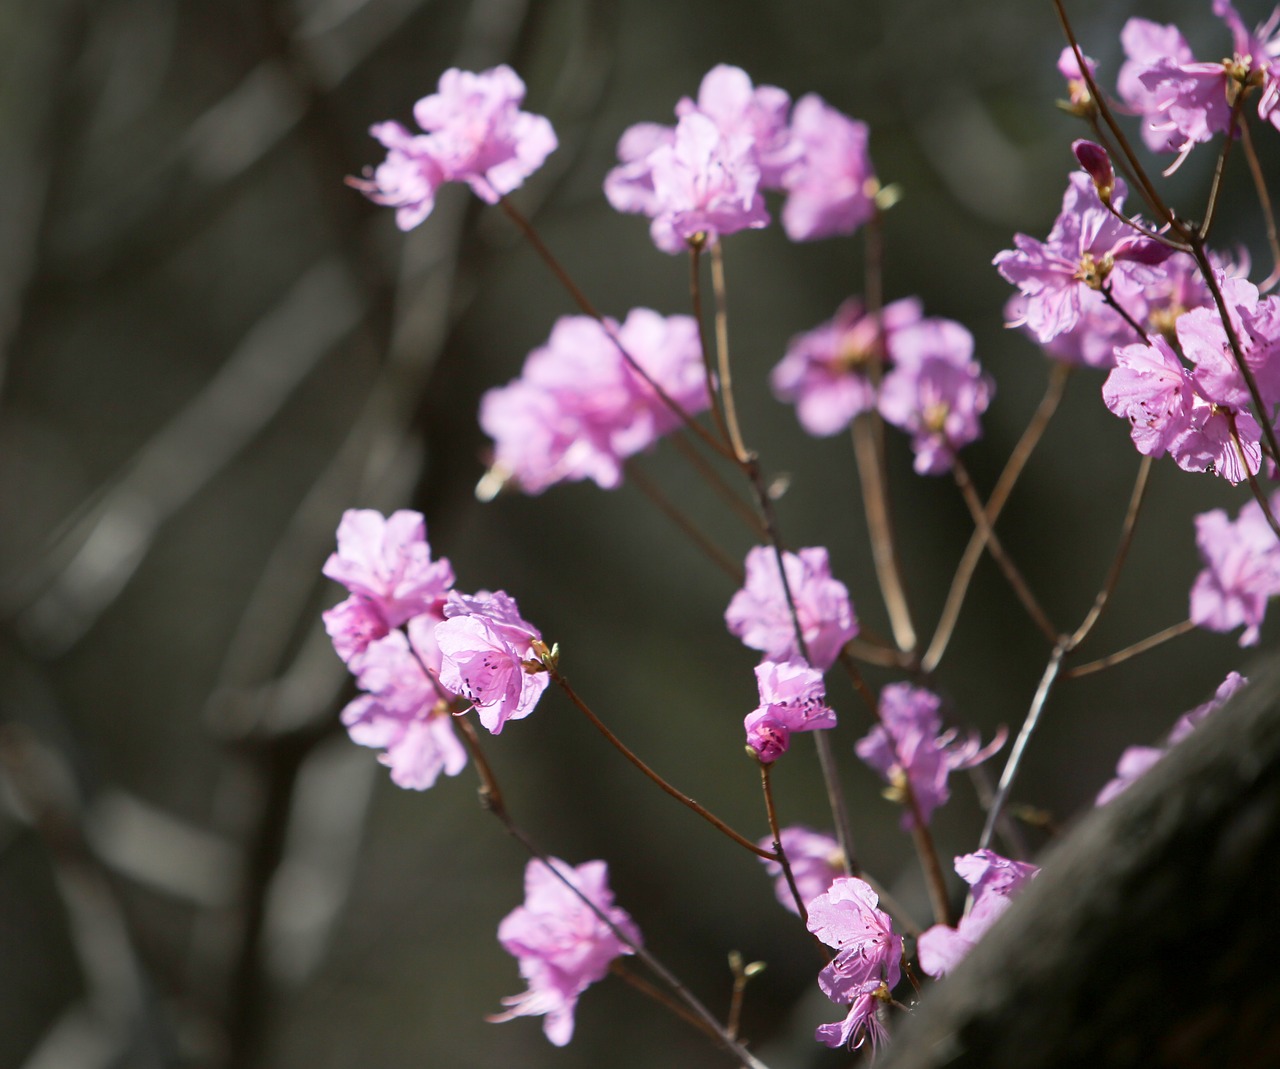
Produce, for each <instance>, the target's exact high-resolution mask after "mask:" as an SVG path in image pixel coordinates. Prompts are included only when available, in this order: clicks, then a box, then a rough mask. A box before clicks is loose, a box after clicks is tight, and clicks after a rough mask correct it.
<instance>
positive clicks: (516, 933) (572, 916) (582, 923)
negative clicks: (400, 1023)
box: [489, 858, 641, 1047]
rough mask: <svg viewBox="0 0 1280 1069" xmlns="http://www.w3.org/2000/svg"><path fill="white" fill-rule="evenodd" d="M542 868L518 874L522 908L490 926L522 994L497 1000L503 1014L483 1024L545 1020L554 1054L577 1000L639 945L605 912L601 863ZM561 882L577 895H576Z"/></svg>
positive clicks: (613, 913)
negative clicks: (512, 962)
mask: <svg viewBox="0 0 1280 1069" xmlns="http://www.w3.org/2000/svg"><path fill="white" fill-rule="evenodd" d="M548 861H549V865H551V866H554V867H555V870H556V871H555V872H552V871H551V869H550V867H549V865H548V864H544V863H543V862H542V861H538V860H536V859H535V860H533V861H530V862H529V864H528V866H527V867H526V868H525V873H524V905H522V906H517V907H516V908H515V909H514V910H512V911H511V912H510V913H509V914H507V916H506V917H505V918H504V919H503V921H502V923H501V924H500V925H499V926H498V941H499V942H500V943H501V944H502V946H503V948H504V949H505V950H506V951H507V952H508V953H509V954H512V955H513V956H514V957H515V958H517V959H518V960H519V962H520V975H521V976H522V977H523V978H524V979H525V981H526V982H527V983H528V985H529V990H527V991H525V992H524V993H523V994H521V995H513V996H512V997H511V998H506V999H503V1000H502V1002H503V1005H505V1006H507V1007H508V1009H507V1010H506V1011H504V1012H503V1013H500V1014H495V1015H494V1016H492V1017H490V1018H489V1020H491V1021H494V1022H502V1021H510V1020H514V1019H515V1018H516V1017H529V1016H545V1017H546V1020H545V1021H544V1022H543V1024H542V1031H543V1032H544V1033H545V1035H546V1037H547V1038H548V1039H549V1040H551V1042H552V1043H554V1044H555V1045H556V1046H557V1047H563V1046H564V1045H565V1044H566V1043H568V1042H569V1040H570V1039H572V1038H573V1011H574V1008H575V1007H576V1006H577V1004H578V996H579V995H581V994H582V992H583V991H585V990H586V989H587V988H588V987H590V986H591V985H592V984H594V983H595V982H596V981H597V980H601V979H603V978H604V976H605V974H606V973H607V972H608V971H609V964H610V962H612V961H613V960H614V959H615V958H618V957H621V956H622V955H624V954H632V953H634V951H633V950H632V947H635V946H639V945H640V942H641V940H640V930H639V929H638V928H637V927H636V925H635V922H634V921H632V919H631V917H630V916H629V915H628V914H627V912H626V911H625V910H623V909H621V908H619V907H618V906H615V905H614V904H613V892H612V891H610V890H609V883H608V879H609V871H608V866H607V865H606V864H605V863H604V862H603V861H588V862H586V863H585V864H582V865H578V866H577V867H576V868H574V867H571V866H569V865H566V864H565V863H564V862H563V861H560V860H558V859H556V858H550V859H548ZM557 873H559V876H557ZM561 877H563V879H561ZM565 881H568V883H570V884H572V886H573V888H576V889H577V893H576V894H575V893H574V891H573V890H572V889H571V888H570V887H567V886H565ZM584 898H585V899H586V901H583V899H584ZM588 902H589V903H591V905H588V904H587V903H588ZM591 906H595V909H592V908H591ZM597 910H598V911H599V912H598V913H597ZM605 918H607V920H608V923H607V924H606V923H605ZM611 926H612V927H611ZM615 929H616V931H615ZM618 933H621V935H622V936H623V937H625V940H624V939H623V938H619V934H618Z"/></svg>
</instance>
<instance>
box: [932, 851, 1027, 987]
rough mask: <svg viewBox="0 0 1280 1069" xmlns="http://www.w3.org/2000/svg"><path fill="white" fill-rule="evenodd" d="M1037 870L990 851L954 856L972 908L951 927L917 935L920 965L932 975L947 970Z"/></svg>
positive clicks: (998, 917) (942, 973) (1007, 906)
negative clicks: (967, 890) (971, 901)
mask: <svg viewBox="0 0 1280 1069" xmlns="http://www.w3.org/2000/svg"><path fill="white" fill-rule="evenodd" d="M1039 871H1040V870H1039V868H1037V867H1036V866H1035V865H1031V864H1028V863H1027V862H1025V861H1010V860H1009V859H1008V858H1003V857H1001V856H1000V855H999V854H997V853H996V852H995V851H994V850H979V851H978V852H977V853H976V854H965V855H964V856H963V857H958V858H956V873H957V874H958V875H959V876H960V878H961V879H962V880H964V882H965V883H967V884H968V885H969V887H970V888H971V890H970V894H971V895H972V896H973V908H972V909H970V910H969V912H968V913H966V914H965V915H964V916H963V917H961V918H960V923H959V924H958V925H957V926H956V927H954V928H950V927H948V926H947V925H945V924H935V925H934V926H933V927H932V928H930V929H928V930H927V931H925V932H922V933H921V934H920V940H919V942H918V944H917V947H916V950H917V953H918V955H919V958H920V968H921V969H923V970H924V971H925V972H926V973H928V974H929V975H930V976H935V977H936V976H944V975H945V974H947V973H949V972H951V970H952V969H954V968H955V967H956V966H957V965H959V964H960V961H961V959H963V958H964V956H965V955H966V954H968V953H969V951H970V950H972V949H973V947H974V945H975V944H976V943H977V942H978V940H979V939H981V938H982V936H984V935H985V934H986V932H987V929H988V928H990V927H991V926H992V925H993V924H995V922H996V921H997V920H999V919H1000V917H1001V915H1002V914H1003V913H1004V911H1005V910H1007V909H1008V908H1009V904H1010V903H1011V902H1012V901H1013V898H1014V897H1015V896H1016V895H1017V894H1018V892H1019V891H1021V890H1022V888H1023V887H1024V886H1026V885H1027V884H1028V883H1030V882H1031V879H1032V878H1033V877H1034V876H1035V875H1036V874H1037V873H1038V872H1039Z"/></svg>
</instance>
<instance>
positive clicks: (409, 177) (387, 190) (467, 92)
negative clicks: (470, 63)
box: [351, 65, 556, 230]
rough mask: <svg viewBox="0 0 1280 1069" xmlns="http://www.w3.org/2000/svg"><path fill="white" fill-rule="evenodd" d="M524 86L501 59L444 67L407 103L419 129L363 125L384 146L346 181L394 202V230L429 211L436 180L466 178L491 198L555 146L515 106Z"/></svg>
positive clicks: (536, 121)
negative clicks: (384, 153)
mask: <svg viewBox="0 0 1280 1069" xmlns="http://www.w3.org/2000/svg"><path fill="white" fill-rule="evenodd" d="M524 92H525V88H524V82H522V81H521V80H520V77H519V76H518V75H517V74H516V73H515V71H513V70H512V69H511V68H510V67H508V66H505V65H503V66H498V67H494V68H493V69H491V70H487V71H482V72H480V73H479V74H475V73H472V72H471V71H462V70H457V69H456V68H454V69H450V70H447V71H445V72H444V74H442V75H441V76H440V82H439V86H438V91H437V92H436V93H433V94H432V95H431V96H427V97H423V98H422V99H421V100H419V101H418V103H417V104H415V105H414V108H413V114H414V118H415V119H416V120H417V122H418V125H419V126H420V127H422V129H423V130H425V131H427V133H426V135H425V136H422V135H412V134H410V133H409V131H408V130H406V129H405V128H404V127H403V126H400V125H399V124H398V123H379V124H377V125H375V126H374V127H372V128H371V130H370V132H371V133H372V134H373V136H374V137H376V138H377V139H378V140H379V141H381V142H382V143H383V145H384V146H386V148H387V150H388V157H387V160H386V161H385V162H384V163H383V164H381V165H380V166H379V167H378V168H377V170H376V171H374V172H373V173H372V174H371V175H369V176H368V177H366V178H364V179H354V180H352V181H351V185H353V186H355V187H356V188H357V189H360V190H361V191H363V192H364V193H365V194H366V195H367V196H368V197H369V198H370V199H371V200H373V201H375V202H376V203H378V204H387V205H392V206H394V207H396V208H397V212H396V225H397V226H399V227H400V229H401V230H410V229H412V228H413V227H415V226H417V225H418V224H419V223H421V222H422V221H423V220H424V219H425V218H426V217H427V216H428V215H429V214H430V213H431V209H432V207H433V205H434V198H435V191H436V189H438V188H439V186H440V185H441V184H443V183H444V182H466V183H467V185H469V186H470V187H471V188H472V190H473V191H474V192H475V194H476V195H477V196H478V197H480V198H481V199H482V200H484V201H486V202H488V203H489V204H496V203H497V202H498V201H499V200H500V199H501V198H502V197H504V196H506V194H508V193H510V192H512V191H513V190H515V189H518V188H519V187H520V186H521V185H522V184H523V182H524V180H525V179H526V178H528V177H529V175H531V174H533V172H534V171H536V170H537V169H538V168H539V167H541V166H542V164H543V161H544V160H546V158H547V156H549V155H550V154H551V152H552V151H554V150H555V147H556V135H555V131H554V130H552V128H551V123H550V122H548V121H547V120H546V119H545V118H543V117H542V116H541V115H532V114H530V113H529V112H525V111H521V110H520V104H521V102H522V101H523V100H524Z"/></svg>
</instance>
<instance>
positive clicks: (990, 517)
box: [920, 362, 1071, 675]
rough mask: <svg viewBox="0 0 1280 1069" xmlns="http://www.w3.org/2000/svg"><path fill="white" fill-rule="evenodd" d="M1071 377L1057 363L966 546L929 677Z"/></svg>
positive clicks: (927, 659)
mask: <svg viewBox="0 0 1280 1069" xmlns="http://www.w3.org/2000/svg"><path fill="white" fill-rule="evenodd" d="M1070 376H1071V365H1070V364H1063V363H1057V362H1055V363H1054V365H1053V368H1052V370H1051V371H1050V373H1049V385H1048V386H1046V387H1045V391H1044V396H1043V397H1042V398H1041V399H1040V404H1039V405H1038V406H1037V407H1036V410H1035V414H1034V415H1033V416H1032V417H1031V422H1030V423H1028V424H1027V429H1026V430H1024V431H1023V432H1022V437H1021V438H1019V439H1018V444H1017V445H1016V446H1014V448H1013V452H1012V453H1011V454H1010V455H1009V459H1008V461H1006V462H1005V466H1004V470H1003V471H1002V472H1001V473H1000V478H999V479H997V480H996V486H995V489H994V490H992V491H991V497H990V498H988V499H987V506H986V508H985V509H984V510H983V511H984V512H985V514H986V517H987V527H986V528H981V527H975V528H974V532H973V534H972V535H971V536H970V537H969V544H968V545H967V546H965V549H964V555H963V556H962V557H961V558H960V563H959V565H957V566H956V574H955V577H954V578H953V579H952V580H951V589H950V590H949V591H948V592H947V600H946V603H945V604H944V605H943V608H942V615H941V616H940V617H939V619H938V627H937V630H935V631H934V633H933V640H932V641H931V642H930V643H929V648H928V650H927V651H926V652H925V655H924V659H923V660H922V661H921V663H920V669H921V671H922V672H924V673H925V674H926V675H927V674H929V673H930V672H932V671H933V670H934V669H935V668H937V667H938V662H940V661H941V660H942V655H943V654H944V653H945V652H946V649H947V644H948V643H949V642H950V641H951V635H952V633H953V632H954V631H955V626H956V621H957V620H959V618H960V608H961V606H962V605H963V604H964V598H965V594H966V593H967V592H968V589H969V582H970V580H972V578H973V573H974V571H975V570H976V568H977V566H978V561H979V560H981V559H982V551H983V550H984V549H986V547H987V536H986V531H987V530H988V529H989V528H991V527H992V526H994V524H995V522H996V520H997V519H999V517H1000V513H1001V511H1002V510H1003V509H1004V506H1005V503H1006V502H1007V501H1008V500H1009V495H1010V494H1012V493H1013V488H1014V487H1015V486H1016V485H1017V482H1018V479H1019V478H1020V477H1021V475H1022V471H1023V469H1024V468H1025V467H1026V466H1027V461H1028V460H1030V459H1031V453H1032V452H1033V450H1034V449H1035V447H1036V446H1037V445H1038V444H1039V442H1040V439H1041V438H1042V437H1043V435H1044V432H1045V431H1046V430H1047V429H1048V427H1049V421H1050V420H1051V419H1052V418H1053V414H1054V413H1055V412H1056V411H1057V410H1058V404H1059V403H1060V402H1061V400H1062V394H1063V391H1064V390H1065V389H1066V385H1067V379H1068V378H1070Z"/></svg>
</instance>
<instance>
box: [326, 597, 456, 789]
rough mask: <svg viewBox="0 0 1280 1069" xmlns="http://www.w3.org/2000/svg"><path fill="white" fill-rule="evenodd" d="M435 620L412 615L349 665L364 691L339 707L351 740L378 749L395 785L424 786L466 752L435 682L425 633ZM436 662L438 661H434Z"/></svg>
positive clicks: (448, 772) (451, 769)
mask: <svg viewBox="0 0 1280 1069" xmlns="http://www.w3.org/2000/svg"><path fill="white" fill-rule="evenodd" d="M434 626H435V622H434V621H433V620H431V619H429V618H427V617H422V618H419V619H416V620H412V621H410V623H409V629H408V634H406V633H405V632H404V631H401V630H394V631H391V632H390V633H389V634H387V635H385V636H383V637H382V638H379V639H377V640H375V641H374V642H371V643H370V644H369V646H368V647H367V648H366V649H365V650H364V651H363V652H362V653H360V654H358V655H356V656H355V657H353V658H352V660H351V662H350V667H351V670H352V671H353V672H355V673H356V681H357V683H358V684H359V686H360V689H361V690H362V691H365V693H364V694H362V695H360V697H358V698H356V699H354V700H353V701H352V702H350V703H349V704H348V705H347V707H346V708H345V709H343V711H342V723H343V725H344V726H345V727H346V729H347V732H348V734H350V736H351V741H352V742H354V743H356V744H357V745H359V746H369V747H372V748H374V749H378V750H382V751H383V752H382V753H381V754H380V755H379V757H378V760H379V761H380V762H381V763H382V764H384V765H386V766H387V767H388V768H389V769H390V770H391V780H392V782H393V783H395V784H396V786H398V787H405V788H409V789H411V790H419V791H421V790H426V789H427V788H429V787H432V786H434V784H435V782H436V779H437V777H438V776H439V775H440V773H441V772H443V773H445V774H446V775H449V776H456V775H457V774H458V773H459V772H461V771H462V769H463V768H465V767H466V764H467V752H466V749H465V748H464V747H463V745H462V743H461V742H459V741H458V738H457V736H456V735H455V734H454V732H453V724H452V716H451V710H450V708H449V703H448V698H449V695H447V694H442V693H441V691H440V690H438V689H437V688H436V685H435V682H434V681H433V678H432V674H431V673H432V672H434V671H435V670H436V667H435V666H432V665H431V662H432V661H433V660H434V659H435V658H434V656H433V654H432V647H431V642H430V639H429V637H428V636H429V632H430V628H432V627H434ZM437 665H438V662H437Z"/></svg>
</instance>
